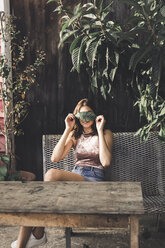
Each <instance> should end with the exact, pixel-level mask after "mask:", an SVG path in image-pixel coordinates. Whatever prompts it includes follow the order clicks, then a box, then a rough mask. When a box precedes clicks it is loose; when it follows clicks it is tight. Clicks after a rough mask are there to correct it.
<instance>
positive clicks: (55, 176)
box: [44, 169, 62, 182]
mask: <svg viewBox="0 0 165 248" xmlns="http://www.w3.org/2000/svg"><path fill="white" fill-rule="evenodd" d="M61 174H62V173H61V171H60V170H57V169H50V170H48V171H47V172H46V174H45V177H44V181H48V182H51V181H60V180H62V175H61Z"/></svg>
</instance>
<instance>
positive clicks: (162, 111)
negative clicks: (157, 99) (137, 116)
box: [159, 107, 165, 116]
mask: <svg viewBox="0 0 165 248" xmlns="http://www.w3.org/2000/svg"><path fill="white" fill-rule="evenodd" d="M163 115H165V107H164V108H163V109H162V110H161V112H160V114H159V116H163Z"/></svg>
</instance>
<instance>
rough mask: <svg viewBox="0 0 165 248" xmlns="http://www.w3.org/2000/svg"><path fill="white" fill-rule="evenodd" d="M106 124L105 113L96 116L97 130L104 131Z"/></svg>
mask: <svg viewBox="0 0 165 248" xmlns="http://www.w3.org/2000/svg"><path fill="white" fill-rule="evenodd" d="M104 125H105V119H104V116H103V115H99V116H97V117H96V128H97V131H98V132H99V131H102V130H103V128H104Z"/></svg>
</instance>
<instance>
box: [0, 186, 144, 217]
mask: <svg viewBox="0 0 165 248" xmlns="http://www.w3.org/2000/svg"><path fill="white" fill-rule="evenodd" d="M13 212H15V213H68V214H71V213H74V214H143V213H144V208H143V198H142V191H141V184H140V183H139V182H25V183H22V182H0V213H13Z"/></svg>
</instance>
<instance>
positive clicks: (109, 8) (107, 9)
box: [102, 1, 114, 13]
mask: <svg viewBox="0 0 165 248" xmlns="http://www.w3.org/2000/svg"><path fill="white" fill-rule="evenodd" d="M112 4H113V1H112V2H111V3H110V4H108V5H107V6H106V7H105V8H104V9H103V10H102V13H106V12H114V9H113V8H111V6H112Z"/></svg>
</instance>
